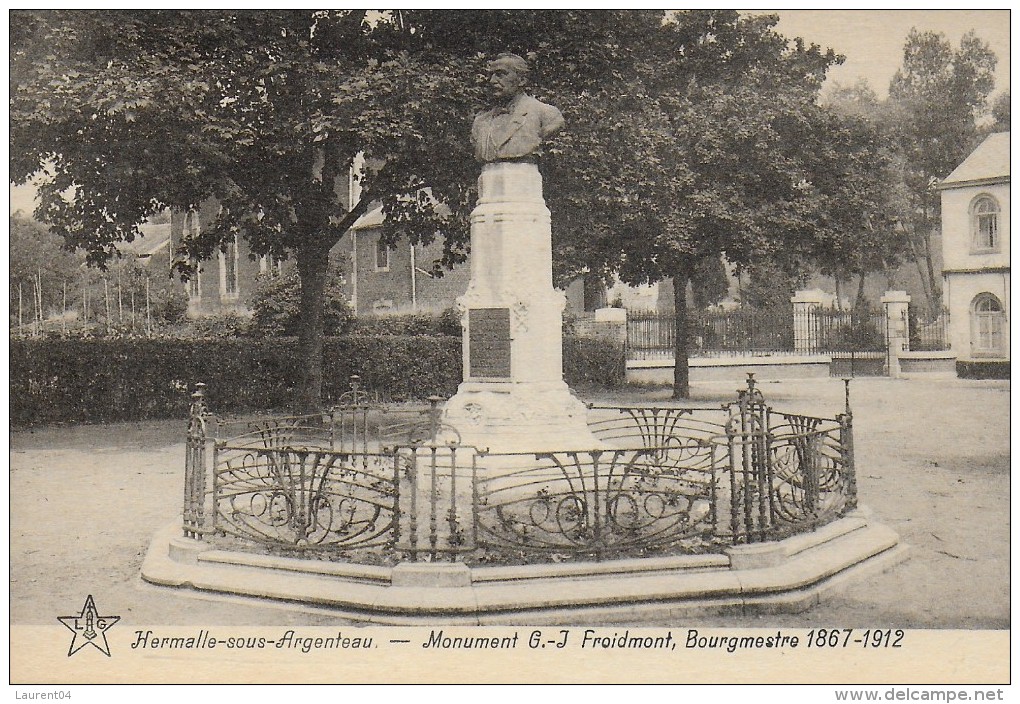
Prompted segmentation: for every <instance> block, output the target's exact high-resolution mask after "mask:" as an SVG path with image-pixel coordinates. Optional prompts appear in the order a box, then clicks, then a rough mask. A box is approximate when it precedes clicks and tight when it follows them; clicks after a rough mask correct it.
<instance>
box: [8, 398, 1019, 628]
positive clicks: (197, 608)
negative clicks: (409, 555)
mask: <svg viewBox="0 0 1020 704" xmlns="http://www.w3.org/2000/svg"><path fill="white" fill-rule="evenodd" d="M738 385H739V382H735V381H734V382H726V383H721V382H720V383H716V382H714V383H711V384H707V383H706V384H700V385H696V386H694V387H693V389H692V391H693V396H694V398H693V399H692V400H693V401H694V402H696V403H698V404H699V405H700V404H702V403H704V402H710V403H713V404H715V403H719V402H721V401H723V400H729V399H731V398H733V390H734V389H736V388H737V386H738ZM761 388H762V391H763V392H764V394H765V397H766V399H767V400H768V401H769V402H770V403H771V404H772V405H773V406H774V407H776V408H777V409H779V410H789V411H794V412H802V413H812V414H817V415H824V416H828V417H831V416H832V415H833V414H834V413H836V412H838V411H840V410H841V409H842V407H843V385H842V383H841V382H839V381H838V380H829V379H819V380H804V381H782V382H771V383H765V384H762V386H761ZM1009 391H1010V385H1009V382H1008V381H970V380H957V379H909V380H896V379H884V378H875V379H869V378H865V379H858V380H855V381H854V382H853V385H852V405H853V410H854V422H855V443H856V452H857V466H858V484H859V491H860V500H861V503H862V504H863V505H865V506H867V507H869V508H871V509H872V510H873V511H874V513H875V514H876V517H877V518H878V519H879V520H881V521H882V522H883V523H885V524H886V525H888V526H890V527H891V528H893V529H894V530H896V531H897V532H898V533H899V534H900V536H901V539H902V541H903V542H904V543H906V544H908V545H910V553H909V558H908V560H907V561H906V562H903V563H901V564H899V565H897V566H895V567H893V568H891V569H890V570H888V571H886V572H884V573H882V574H879V575H873V576H870V577H868V578H867V579H863V580H854V581H852V582H849V583H847V584H846V585H844V586H842V587H841V588H840V589H839V590H838V591H836V592H835V593H832V594H830V595H829V596H828V597H827V598H826V599H825V600H824V601H823V603H822V604H820V605H818V606H817V607H815V608H813V609H812V610H810V611H808V612H806V613H802V614H790V615H769V616H727V617H717V616H713V617H706V618H705V619H703V620H698V619H685V620H684V623H683V624H682V625H684V626H694V625H702V626H706V627H708V626H726V627H762V626H769V627H773V626H788V627H811V626H816V625H818V626H822V625H824V626H838V627H848V628H849V627H901V628H962V629H1005V628H1009V625H1010V620H1009V538H1010V513H1009V506H1010V503H1009V488H1010V483H1009V466H1010V465H1009V450H1010V445H1009V411H1010V408H1009V400H1010V393H1009ZM667 396H668V393H667V392H666V391H663V390H645V391H628V392H626V393H621V394H616V395H614V396H613V397H612V398H609V397H605V396H601V397H598V398H594V397H589V398H587V399H586V400H598V401H601V402H610V403H611V402H613V401H638V400H643V401H657V400H662V399H665V398H666V397H667ZM183 434H184V423H183V422H182V421H173V422H170V421H167V422H154V423H124V424H115V425H97V426H76V427H46V428H37V429H34V430H31V431H17V432H12V434H11V466H10V496H11V507H10V529H11V533H10V535H11V538H10V548H11V555H10V621H11V623H12V624H50V625H52V624H53V623H54V618H55V617H56V616H57V615H60V614H64V613H68V612H69V609H72V610H74V608H75V607H80V605H81V603H82V601H83V597H84V595H85V594H89V593H91V594H94V595H95V597H96V600H97V602H98V603H99V605H100V608H101V609H103V610H105V611H109V612H110V613H115V614H118V615H120V616H121V617H122V623H125V624H175V625H181V626H190V625H201V626H207V625H209V624H216V625H227V626H229V625H238V626H242V625H260V626H262V625H266V626H269V625H309V626H319V625H342V624H347V623H352V622H351V621H348V620H346V619H344V618H342V617H339V616H337V615H335V614H334V613H332V612H330V611H329V610H326V609H313V608H303V607H298V606H292V605H282V604H275V603H270V602H267V601H260V600H254V599H241V598H231V597H216V596H203V595H200V594H198V593H195V592H187V591H175V590H171V589H164V588H157V587H153V586H151V585H147V584H145V583H143V582H142V581H141V579H140V578H139V570H140V567H141V562H142V559H143V557H144V555H145V551H146V550H147V548H148V544H149V540H150V538H151V537H152V535H153V533H154V532H155V531H156V530H158V529H159V528H162V527H163V526H165V525H167V524H168V523H170V522H172V521H174V520H176V519H178V517H179V512H180V504H181V496H182V493H183V489H182V481H183V479H182V477H183V457H184V444H183ZM643 625H652V624H643ZM656 625H664V626H672V625H681V624H656Z"/></svg>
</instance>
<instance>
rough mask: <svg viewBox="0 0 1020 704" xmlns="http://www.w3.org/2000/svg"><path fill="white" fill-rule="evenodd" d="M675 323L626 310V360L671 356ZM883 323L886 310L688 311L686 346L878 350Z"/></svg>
mask: <svg viewBox="0 0 1020 704" xmlns="http://www.w3.org/2000/svg"><path fill="white" fill-rule="evenodd" d="M675 325H676V320H675V315H674V313H673V311H628V315H627V355H628V359H655V358H659V357H672V356H673V349H674V344H675V339H676V328H675ZM886 328H887V326H886V319H885V314H884V313H882V312H879V313H875V312H872V311H868V312H866V313H864V314H860V313H854V312H852V311H843V310H837V309H832V308H822V307H812V308H808V309H806V310H797V311H794V310H792V309H790V308H777V309H768V310H755V309H735V310H729V311H692V312H691V313H689V314H688V327H687V330H688V346H687V349H688V352H689V353H690V355H691V356H698V357H725V356H729V355H746V354H768V355H781V354H831V353H840V352H847V353H849V352H855V353H856V352H882V351H884V350H885V346H886V340H887V339H888V331H887V329H886ZM928 349H935V348H928Z"/></svg>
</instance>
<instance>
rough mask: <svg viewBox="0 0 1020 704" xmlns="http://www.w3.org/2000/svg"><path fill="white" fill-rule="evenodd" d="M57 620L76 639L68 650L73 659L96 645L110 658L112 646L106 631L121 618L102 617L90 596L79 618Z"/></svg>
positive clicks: (68, 655)
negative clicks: (77, 654)
mask: <svg viewBox="0 0 1020 704" xmlns="http://www.w3.org/2000/svg"><path fill="white" fill-rule="evenodd" d="M57 620H58V621H60V622H61V623H62V624H64V625H65V626H66V627H67V629H68V630H69V631H71V633H73V634H74V638H73V639H71V647H70V648H68V650H67V657H71V656H72V655H74V654H75V653H77V652H78V651H79V650H81V649H82V648H84V647H85V646H86V645H94V646H95V647H96V649H98V650H99V652H101V653H102V654H103V655H106V656H107V657H110V644H109V643H108V642H107V641H106V631H107V630H109V628H110V626H112V625H113V624H115V623H117V621H119V620H120V616H100V615H99V610H98V609H97V608H96V602H95V600H94V599H93V598H92V595H91V594H89V595H88V597H87V598H86V599H85V605H84V606H83V607H81V613H80V614H78V615H77V616H58V617H57Z"/></svg>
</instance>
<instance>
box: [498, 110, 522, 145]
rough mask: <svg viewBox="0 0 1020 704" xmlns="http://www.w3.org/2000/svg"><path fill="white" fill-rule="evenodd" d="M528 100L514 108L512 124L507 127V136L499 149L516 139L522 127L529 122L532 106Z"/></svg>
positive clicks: (511, 118)
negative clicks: (515, 136)
mask: <svg viewBox="0 0 1020 704" xmlns="http://www.w3.org/2000/svg"><path fill="white" fill-rule="evenodd" d="M528 103H529V101H528V100H526V99H525V100H521V101H519V102H518V103H517V105H515V106H514V110H513V113H512V115H511V117H510V124H509V125H508V126H507V130H506V134H505V135H504V137H503V141H502V142H500V143H499V144H498V145H496V146H498V147H503V146H506V144H507V142H509V141H510V140H511V139H513V138H514V135H515V134H517V133H518V132H520V130H521V127H523V126H524V123H525V122H527V121H528V114H529V112H530V110H529V108H530V105H529V104H528Z"/></svg>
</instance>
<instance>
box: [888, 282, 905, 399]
mask: <svg viewBox="0 0 1020 704" xmlns="http://www.w3.org/2000/svg"><path fill="white" fill-rule="evenodd" d="M882 305H883V306H885V329H886V345H887V346H888V358H889V376H890V377H892V378H894V379H895V378H898V377H899V376H900V353H901V352H907V351H909V350H910V328H909V324H908V318H907V309H908V307H909V306H910V296H909V295H907V292H906V291H886V292H885V295H883V296H882Z"/></svg>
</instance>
